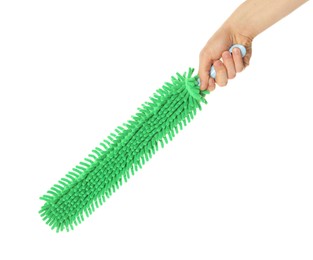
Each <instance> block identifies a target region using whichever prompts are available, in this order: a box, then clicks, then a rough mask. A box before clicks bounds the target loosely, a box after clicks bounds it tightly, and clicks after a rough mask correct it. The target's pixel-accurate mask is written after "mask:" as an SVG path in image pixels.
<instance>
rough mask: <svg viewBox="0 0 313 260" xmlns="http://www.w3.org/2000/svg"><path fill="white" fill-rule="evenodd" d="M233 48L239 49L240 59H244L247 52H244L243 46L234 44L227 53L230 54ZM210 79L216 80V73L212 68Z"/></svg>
mask: <svg viewBox="0 0 313 260" xmlns="http://www.w3.org/2000/svg"><path fill="white" fill-rule="evenodd" d="M234 48H239V49H240V52H241V56H242V57H244V56H245V55H246V53H247V50H246V48H245V46H243V45H241V44H234V45H233V46H231V47H230V49H229V51H230V52H232V51H233V49H234ZM210 77H211V78H213V79H215V78H216V71H215V69H214V66H212V67H211V70H210Z"/></svg>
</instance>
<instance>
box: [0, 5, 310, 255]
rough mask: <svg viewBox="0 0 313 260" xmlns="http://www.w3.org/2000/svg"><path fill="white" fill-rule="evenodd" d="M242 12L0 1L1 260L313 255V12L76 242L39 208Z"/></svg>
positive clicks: (274, 33) (271, 36)
mask: <svg viewBox="0 0 313 260" xmlns="http://www.w3.org/2000/svg"><path fill="white" fill-rule="evenodd" d="M240 3H241V1H237V0H236V1H226V0H220V1H210V0H206V1H202V0H194V1H153V2H152V1H138V0H135V1H134V0H133V1H126V0H123V1H64V0H62V1H9V0H7V1H6V0H3V1H1V3H0V115H1V118H0V120H1V122H0V123H1V128H0V131H1V135H0V153H1V154H0V156H1V157H0V158H1V163H0V165H1V168H0V171H1V175H0V176H1V182H0V185H1V187H0V200H1V204H0V205H1V214H0V219H1V221H0V238H1V241H2V242H1V250H0V259H18V258H27V259H36V260H37V259H47V260H48V259H111V260H114V259H241V260H243V259H249V260H250V259H302V260H305V259H312V258H313V248H312V244H313V209H312V204H313V189H312V186H313V163H312V162H313V160H312V155H313V136H312V133H313V124H312V112H313V102H312V97H313V84H312V59H313V56H312V46H313V41H312V26H311V24H312V14H313V12H312V11H313V4H312V2H309V3H307V4H305V5H304V6H302V7H301V8H300V9H298V10H296V11H295V12H294V13H292V14H291V15H290V16H288V17H287V18H285V19H284V20H282V21H280V22H279V23H278V24H276V25H275V26H273V27H271V28H270V29H269V30H267V31H266V32H264V33H263V34H261V35H260V36H258V37H257V38H256V39H255V41H254V45H253V47H254V48H253V57H252V59H251V65H250V67H249V68H247V69H246V70H245V71H244V72H243V73H242V74H240V75H238V76H237V77H236V79H234V80H233V81H231V82H230V83H229V85H228V86H227V87H226V88H219V89H217V90H216V91H215V92H213V93H212V94H210V95H209V96H208V97H207V100H208V102H209V104H208V105H207V106H206V107H204V110H203V111H202V112H201V113H199V114H198V115H197V117H196V118H195V120H194V121H193V122H192V123H191V124H189V125H188V127H186V128H185V129H184V131H182V132H181V133H180V134H179V135H177V136H176V137H175V140H174V141H173V142H171V143H170V144H169V145H167V146H166V147H165V148H164V149H163V150H162V151H160V152H158V154H157V155H155V157H154V158H153V159H152V160H151V161H149V163H147V164H146V165H145V167H144V169H143V170H141V171H140V172H138V173H137V174H136V175H135V176H134V177H132V178H131V180H130V181H129V182H128V183H127V184H126V185H123V187H122V188H121V189H120V190H119V191H118V192H117V193H116V194H114V196H113V197H112V198H111V199H110V200H108V201H107V203H106V204H105V205H104V206H102V207H101V208H100V209H98V210H96V212H95V213H94V214H93V215H92V216H91V217H90V218H89V219H87V220H85V222H84V223H83V224H82V225H80V226H79V227H77V228H76V229H75V230H74V231H73V232H70V233H66V232H65V233H61V234H56V233H55V232H54V231H51V230H50V229H49V227H48V226H47V225H46V224H45V223H44V222H43V221H42V220H41V218H40V216H39V214H38V213H37V212H38V211H39V209H40V207H41V206H42V205H43V202H42V201H40V200H39V197H40V196H41V195H43V194H44V193H45V192H46V191H47V190H48V189H49V188H50V187H51V185H53V184H54V183H55V182H56V181H57V180H59V179H60V178H61V177H63V176H64V175H65V174H66V172H67V171H69V170H70V169H71V168H72V167H74V166H75V165H76V164H77V163H78V162H79V161H81V160H82V159H83V158H84V157H85V156H86V155H88V153H89V152H90V151H91V150H92V149H93V148H94V147H95V146H97V145H98V144H99V142H100V141H101V140H103V138H105V137H106V136H107V134H109V133H110V132H111V131H112V130H114V129H115V127H116V126H118V125H121V124H122V123H123V122H125V121H126V120H128V119H129V118H130V116H131V115H132V114H133V113H135V112H136V108H137V107H138V106H139V105H140V104H141V103H143V102H144V101H147V100H148V97H149V96H150V95H151V94H152V93H154V91H155V90H156V89H157V88H159V87H161V86H162V84H163V82H164V81H168V80H169V79H170V76H172V75H174V74H175V73H176V72H177V71H178V72H184V71H186V70H187V69H188V67H195V68H196V70H197V69H198V55H199V52H200V50H201V48H202V47H203V46H204V44H205V42H206V41H207V40H208V39H209V37H210V36H211V35H212V34H213V33H214V32H215V31H216V30H217V29H218V27H219V26H220V25H221V23H222V22H223V21H224V20H225V19H226V18H227V17H228V16H229V15H230V14H231V12H232V11H233V10H234V9H235V8H236V7H237V6H238V5H239V4H240Z"/></svg>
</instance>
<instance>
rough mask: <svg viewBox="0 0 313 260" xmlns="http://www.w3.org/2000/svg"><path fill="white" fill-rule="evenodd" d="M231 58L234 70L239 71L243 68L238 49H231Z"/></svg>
mask: <svg viewBox="0 0 313 260" xmlns="http://www.w3.org/2000/svg"><path fill="white" fill-rule="evenodd" d="M232 54H233V60H234V63H235V68H236V72H241V71H243V69H244V64H243V59H242V56H241V52H240V49H238V48H234V49H233V53H232Z"/></svg>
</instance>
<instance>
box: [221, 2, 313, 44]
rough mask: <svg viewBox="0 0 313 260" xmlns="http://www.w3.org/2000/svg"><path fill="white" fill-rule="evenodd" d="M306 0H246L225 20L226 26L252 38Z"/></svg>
mask: <svg viewBox="0 0 313 260" xmlns="http://www.w3.org/2000/svg"><path fill="white" fill-rule="evenodd" d="M307 1H308V0H247V1H245V2H244V3H243V4H241V5H240V6H239V7H238V8H237V9H236V10H235V11H234V13H233V14H232V15H231V16H230V17H229V18H228V19H227V20H226V22H225V24H224V25H226V26H230V27H233V30H235V31H238V32H239V33H241V34H243V35H244V36H247V37H249V38H254V37H255V36H257V35H258V34H260V33H261V32H263V31H264V30H265V29H267V28H268V27H270V26H271V25H273V24H274V23H276V22H277V21H279V20H280V19H282V18H283V17H285V16H286V15H288V14H289V13H291V12H292V11H293V10H295V9H297V8H298V7H299V6H300V5H302V4H303V3H305V2H307ZM234 27H235V28H234Z"/></svg>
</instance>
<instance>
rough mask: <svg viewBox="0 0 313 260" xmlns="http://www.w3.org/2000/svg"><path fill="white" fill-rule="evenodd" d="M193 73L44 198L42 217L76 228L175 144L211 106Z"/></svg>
mask: <svg viewBox="0 0 313 260" xmlns="http://www.w3.org/2000/svg"><path fill="white" fill-rule="evenodd" d="M193 71H194V70H193V69H189V71H188V73H184V74H183V75H181V74H178V73H177V77H176V78H175V77H172V82H171V83H165V84H164V86H163V87H162V88H160V89H158V90H157V91H156V93H154V94H153V96H152V97H150V100H151V102H145V103H144V104H142V106H141V107H140V108H138V113H136V115H134V116H132V119H133V120H129V121H127V123H124V124H123V126H119V127H117V128H116V129H115V130H114V132H113V133H111V134H110V135H109V136H108V137H107V139H105V140H104V141H103V142H101V143H100V147H96V148H95V149H94V150H92V153H91V154H89V155H88V157H87V158H85V160H84V161H82V162H80V164H79V165H78V166H76V167H75V168H73V170H72V171H70V172H69V173H68V174H67V175H66V177H64V178H61V180H59V182H58V184H55V185H53V187H52V188H51V189H50V190H49V191H48V192H47V194H46V195H43V196H42V197H41V198H40V199H42V200H44V201H45V204H44V205H43V206H42V208H41V210H40V211H39V213H40V215H41V217H42V218H43V220H44V221H46V223H47V224H48V225H49V226H51V228H52V229H56V231H57V232H59V231H63V230H65V229H66V230H67V231H69V229H73V228H74V225H75V226H76V225H78V224H79V223H81V222H82V221H83V220H84V217H85V216H86V217H89V216H90V215H91V214H92V212H93V211H94V210H95V208H98V207H99V205H102V204H103V203H104V202H105V200H106V199H107V198H109V197H110V196H111V195H112V193H113V192H115V191H116V190H117V189H118V188H119V187H120V186H121V185H122V183H123V181H124V182H127V180H128V179H129V178H130V175H131V174H132V175H134V173H135V171H137V170H138V169H139V168H142V166H143V165H144V164H145V162H147V161H148V160H149V159H150V158H151V157H152V155H153V154H154V153H155V152H156V151H158V148H159V146H160V145H161V147H162V148H163V146H164V143H166V144H167V143H168V140H172V139H173V137H174V136H175V134H177V133H178V131H179V130H182V129H183V125H184V126H186V124H187V121H188V122H190V120H191V119H193V118H194V116H195V115H196V111H197V109H199V110H201V104H200V103H201V102H203V103H205V104H206V103H207V101H206V100H205V98H204V97H205V95H206V94H208V93H209V92H208V91H200V88H199V84H198V76H193V75H192V74H193Z"/></svg>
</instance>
